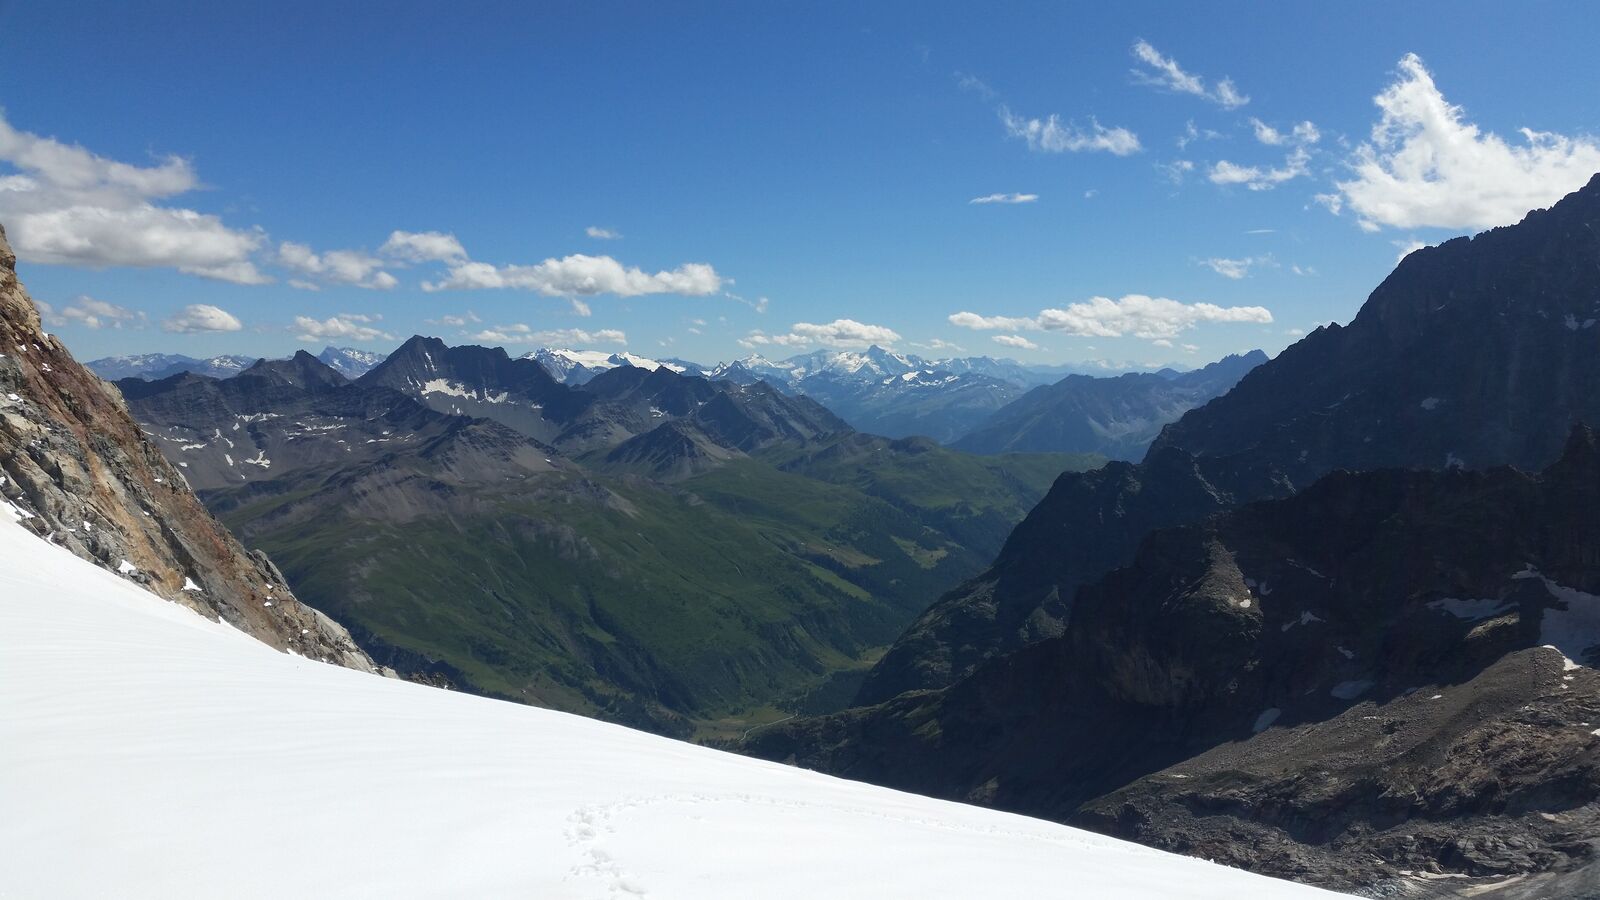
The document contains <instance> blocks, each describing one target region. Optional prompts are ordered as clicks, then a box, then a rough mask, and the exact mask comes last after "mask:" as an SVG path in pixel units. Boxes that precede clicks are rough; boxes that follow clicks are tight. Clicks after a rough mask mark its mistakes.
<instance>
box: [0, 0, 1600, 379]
mask: <svg viewBox="0 0 1600 900" xmlns="http://www.w3.org/2000/svg"><path fill="white" fill-rule="evenodd" d="M236 6H240V5H237V4H205V3H188V4H169V3H159V2H158V3H150V4H139V5H132V4H109V3H108V4H94V3H74V2H62V3H52V4H21V3H15V2H6V0H0V109H3V116H4V118H3V123H4V125H3V126H0V223H4V224H5V225H6V227H7V229H8V231H9V232H10V234H11V238H12V243H13V244H14V245H15V246H16V249H17V250H18V252H19V255H20V256H21V257H22V259H23V265H22V270H21V271H22V276H23V279H24V281H25V282H26V283H27V284H28V286H29V288H30V290H31V292H32V293H33V294H34V296H35V297H36V298H37V299H39V300H41V301H44V302H45V303H47V304H49V306H50V312H49V317H50V319H51V321H52V323H53V325H52V327H53V330H55V331H57V332H58V333H60V334H61V335H62V336H63V337H64V338H65V339H66V340H67V342H68V345H69V346H70V347H71V348H73V350H74V352H75V353H77V354H78V355H79V356H80V357H83V358H92V357H97V356H102V355H109V354H120V353H132V352H148V351H168V352H182V353H188V354H191V355H204V354H211V353H220V352H235V353H245V354H262V355H278V354H283V353H287V352H289V351H290V350H292V349H293V348H295V347H297V346H310V347H312V348H313V349H316V348H319V347H320V346H322V345H323V344H325V343H335V344H340V345H345V344H349V345H355V346H361V347H370V348H374V349H388V348H389V347H391V346H392V345H394V344H395V343H397V342H398V340H400V339H403V338H404V337H406V336H408V335H410V334H412V333H414V332H422V333H429V334H437V335H439V336H441V337H444V338H445V339H447V340H449V341H451V342H452V343H464V342H476V343H503V344H505V345H506V346H507V347H508V349H511V350H513V351H514V352H523V351H525V350H529V349H533V348H534V347H536V346H539V345H541V344H556V345H575V346H585V347H593V348H597V349H618V350H620V349H624V348H625V349H627V350H630V351H632V352H635V353H639V354H642V355H647V356H680V357H685V358H689V359H694V360H697V361H701V362H714V361H717V360H722V359H730V358H733V357H735V356H739V355H744V354H747V353H750V352H761V353H764V354H766V355H768V356H784V355H789V354H791V353H794V352H800V351H802V350H807V349H815V348H817V347H822V346H839V347H855V346H861V345H863V344H864V343H866V342H869V341H872V340H877V341H879V342H882V343H892V344H893V345H894V346H896V347H897V348H899V349H902V350H908V351H913V352H919V353H924V354H926V355H932V356H942V355H979V354H988V355H1006V356H1012V357H1015V358H1019V359H1023V360H1031V361H1038V362H1081V361H1085V360H1093V359H1104V360H1112V361H1115V362H1118V363H1130V362H1131V363H1135V364H1152V363H1166V362H1177V363H1180V364H1190V365H1194V364H1200V363H1202V362H1205V361H1207V360H1210V359H1214V358H1217V357H1219V356H1221V355H1223V354H1225V353H1229V352H1235V351H1239V350H1244V349H1249V348H1252V347H1262V348H1263V349H1266V350H1267V351H1269V352H1276V351H1277V350H1279V349H1281V348H1282V347H1283V346H1285V345H1286V344H1288V343H1291V342H1292V341H1293V340H1295V337H1296V334H1297V332H1298V331H1303V330H1309V329H1310V328H1312V327H1315V325H1316V324H1317V323H1320V322H1326V321H1329V320H1337V321H1348V319H1349V318H1350V317H1351V316H1352V315H1353V314H1354V312H1355V310H1356V309H1357V308H1358V307H1359V305H1360V303H1361V301H1362V300H1363V299H1364V298H1365V296H1366V295H1367V293H1368V292H1370V291H1371V289H1372V288H1373V287H1374V286H1376V284H1377V283H1378V282H1379V281H1381V280H1382V278H1383V277H1384V276H1385V275H1386V274H1387V272H1388V271H1389V270H1390V269H1391V268H1392V266H1393V265H1394V263H1395V261H1396V259H1397V257H1398V255H1399V254H1400V253H1401V252H1402V250H1403V249H1404V248H1406V247H1409V246H1412V245H1414V244H1417V243H1434V242H1437V241H1439V240H1442V239H1443V238H1445V237H1448V236H1451V235H1454V234H1461V233H1471V232H1473V231H1477V230H1481V229H1482V228H1484V227H1488V226H1491V225H1494V224H1506V223H1509V222H1512V221H1515V220H1516V219H1517V218H1519V217H1520V214H1521V212H1522V211H1523V210H1525V209H1526V208H1527V207H1529V206H1534V205H1547V204H1548V203H1549V202H1551V201H1553V200H1554V199H1556V198H1558V197H1559V196H1561V195H1562V194H1563V193H1565V192H1567V191H1569V190H1571V189H1573V188H1575V187H1577V186H1578V185H1581V184H1582V183H1583V182H1584V181H1586V180H1587V177H1588V175H1589V174H1592V173H1593V172H1594V171H1596V170H1600V142H1597V141H1596V140H1595V139H1594V138H1593V137H1591V136H1592V135H1593V134H1594V133H1595V132H1596V127H1595V124H1596V123H1595V122H1594V109H1595V104H1594V96H1593V88H1592V85H1594V84H1597V83H1600V56H1597V55H1596V54H1595V53H1594V52H1593V49H1592V46H1591V44H1592V38H1593V36H1594V35H1596V34H1597V33H1600V30H1597V28H1596V26H1597V24H1600V21H1597V20H1600V10H1597V9H1596V8H1595V7H1594V6H1593V5H1592V4H1576V3H1573V4H1555V3H1548V4H1529V5H1523V6H1520V7H1519V8H1516V9H1507V8H1503V7H1504V5H1503V4H1488V3H1460V4H1451V5H1450V6H1449V7H1447V8H1446V7H1443V6H1435V5H1431V4H1370V5H1360V4H1328V5H1325V6H1327V7H1329V8H1320V7H1319V8H1316V9H1312V8H1304V7H1308V5H1303V4H1274V5H1266V4H1219V5H1215V6H1211V7H1208V8H1206V9H1204V10H1200V9H1189V8H1184V9H1182V10H1180V9H1179V8H1178V7H1176V6H1174V5H1171V4H1103V5H1096V6H1094V7H1090V6H1080V5H1074V6H1067V5H1061V4H1049V5H1045V4H1037V5H1036V4H1028V5H1022V4H1015V5H1013V4H985V5H983V7H982V8H962V7H955V6H945V5H940V4H928V3H905V4H891V3H880V4H866V5H858V4H777V3H765V4H748V3H729V4H705V3H695V4H679V5H667V4H646V3H604V2H602V3H585V4H578V3H572V4H560V3H546V4H537V5H535V4H514V5H513V4H506V5H504V6H503V7H500V8H496V6H495V5H493V4H487V3H485V4H420V3H418V4H406V3H395V4H387V5H385V6H384V8H383V11H382V12H381V13H379V12H376V11H374V7H372V6H371V5H370V4H328V3H318V4H309V3H296V2H280V3H276V4H273V5H271V6H270V7H263V8H262V10H261V11H257V12H252V11H247V10H243V9H238V8H234V7H236ZM860 6H865V8H859V7H860ZM1101 7H1106V8H1101ZM1409 54H1415V59H1413V58H1412V57H1410V56H1408V55H1409ZM1380 95H1384V96H1386V97H1387V98H1388V99H1387V107H1388V108H1387V110H1385V109H1381V108H1380V107H1379V106H1378V105H1376V104H1375V103H1374V98H1375V97H1378V96H1380ZM1446 104H1453V106H1454V108H1451V107H1450V106H1446ZM1052 116H1054V117H1056V119H1055V120H1054V124H1052V120H1051V117H1052ZM1258 123H1259V125H1258ZM1302 123H1310V125H1309V126H1307V125H1304V124H1302ZM1380 123H1382V124H1383V126H1384V129H1383V133H1382V134H1376V135H1375V134H1374V127H1375V126H1378V125H1380ZM1296 126H1300V128H1299V130H1298V131H1296ZM1524 128H1526V129H1532V131H1533V132H1536V134H1534V135H1531V136H1530V135H1526V134H1524V133H1523V132H1522V131H1521V129H1524ZM994 195H1001V199H997V200H995V201H993V202H986V203H974V202H972V201H974V200H976V199H980V198H985V197H991V196H994ZM1016 195H1020V196H1016ZM1030 197H1031V198H1034V199H1028V198H1030ZM1005 200H1020V201H1022V202H1003V201H1005ZM591 229H595V230H597V232H596V233H599V232H601V231H603V232H610V233H612V234H613V235H615V236H613V237H604V236H601V237H594V236H591V235H590V233H589V230H591ZM397 232H399V233H400V234H398V235H396V233H397ZM418 236H420V237H418ZM428 288H432V289H428ZM1097 298H1098V299H1097ZM963 314H965V315H963ZM624 341H625V343H623V342H624ZM955 348H960V349H955Z"/></svg>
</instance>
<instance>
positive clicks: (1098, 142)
mask: <svg viewBox="0 0 1600 900" xmlns="http://www.w3.org/2000/svg"><path fill="white" fill-rule="evenodd" d="M1000 121H1001V122H1003V123H1005V126H1006V133H1007V134H1009V135H1010V136H1012V137H1015V138H1022V139H1023V140H1024V141H1027V143H1028V149H1029V150H1037V151H1040V152H1043V153H1069V152H1070V153H1077V152H1080V151H1095V150H1104V151H1106V152H1107V153H1110V154H1113V155H1115V156H1128V155H1130V154H1133V153H1138V152H1139V136H1138V135H1136V134H1134V133H1133V132H1131V131H1129V130H1128V129H1126V128H1107V127H1105V126H1104V125H1101V124H1100V123H1099V122H1098V121H1096V120H1095V119H1093V118H1091V119H1089V127H1088V128H1087V129H1083V128H1079V127H1078V126H1077V125H1076V124H1074V123H1071V122H1068V123H1066V124H1062V122H1061V118H1060V117H1059V116H1054V115H1052V116H1051V117H1050V118H1048V119H1042V120H1041V119H1025V118H1023V117H1021V116H1018V115H1014V114H1013V113H1012V112H1011V110H1010V109H1008V108H1007V107H1004V106H1002V107H1000Z"/></svg>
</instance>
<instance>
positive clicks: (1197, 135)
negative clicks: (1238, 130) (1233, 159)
mask: <svg viewBox="0 0 1600 900" xmlns="http://www.w3.org/2000/svg"><path fill="white" fill-rule="evenodd" d="M1221 137H1222V132H1220V131H1214V130H1212V129H1210V128H1196V127H1195V124H1194V120H1193V119H1190V120H1189V121H1187V122H1185V123H1184V125H1183V134H1181V135H1179V136H1178V140H1177V142H1176V143H1177V145H1178V149H1179V150H1182V149H1184V148H1186V147H1188V146H1189V145H1190V144H1192V143H1194V142H1195V141H1215V140H1218V139H1219V138H1221Z"/></svg>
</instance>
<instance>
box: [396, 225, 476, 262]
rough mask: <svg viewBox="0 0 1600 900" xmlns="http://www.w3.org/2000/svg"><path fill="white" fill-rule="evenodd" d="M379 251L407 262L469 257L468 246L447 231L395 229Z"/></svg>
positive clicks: (451, 259) (445, 260)
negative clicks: (462, 244) (463, 245)
mask: <svg viewBox="0 0 1600 900" xmlns="http://www.w3.org/2000/svg"><path fill="white" fill-rule="evenodd" d="M378 252H379V253H382V254H383V255H384V256H388V257H393V258H395V259H400V260H405V261H406V262H455V261H458V260H464V259H466V258H467V251H466V248H464V247H462V246H461V242H460V241H458V240H456V236H455V235H454V234H451V233H449V232H445V231H393V232H390V233H389V239H388V240H386V241H384V242H383V246H382V247H379V248H378Z"/></svg>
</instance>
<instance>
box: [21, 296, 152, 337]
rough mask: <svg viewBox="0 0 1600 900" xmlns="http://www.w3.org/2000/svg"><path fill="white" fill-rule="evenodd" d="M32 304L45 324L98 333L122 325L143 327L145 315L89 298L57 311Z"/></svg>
mask: <svg viewBox="0 0 1600 900" xmlns="http://www.w3.org/2000/svg"><path fill="white" fill-rule="evenodd" d="M34 303H35V304H36V305H37V306H38V307H39V315H40V316H41V317H42V318H43V319H44V321H45V324H47V325H50V326H53V327H56V328H60V327H62V326H65V325H81V326H83V327H84V328H88V329H90V330H92V331H98V330H99V329H101V328H121V327H123V326H124V325H130V326H133V327H143V326H144V322H145V315H144V313H142V312H137V311H135V310H131V309H128V308H127V307H125V306H118V305H116V304H115V303H107V302H106V301H104V300H96V299H95V298H93V297H89V296H80V297H78V298H77V299H75V300H73V301H72V302H71V303H69V304H67V305H66V306H64V307H62V308H61V309H59V310H58V309H56V308H55V307H53V306H51V305H50V304H48V303H45V302H44V301H42V300H35V301H34Z"/></svg>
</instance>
